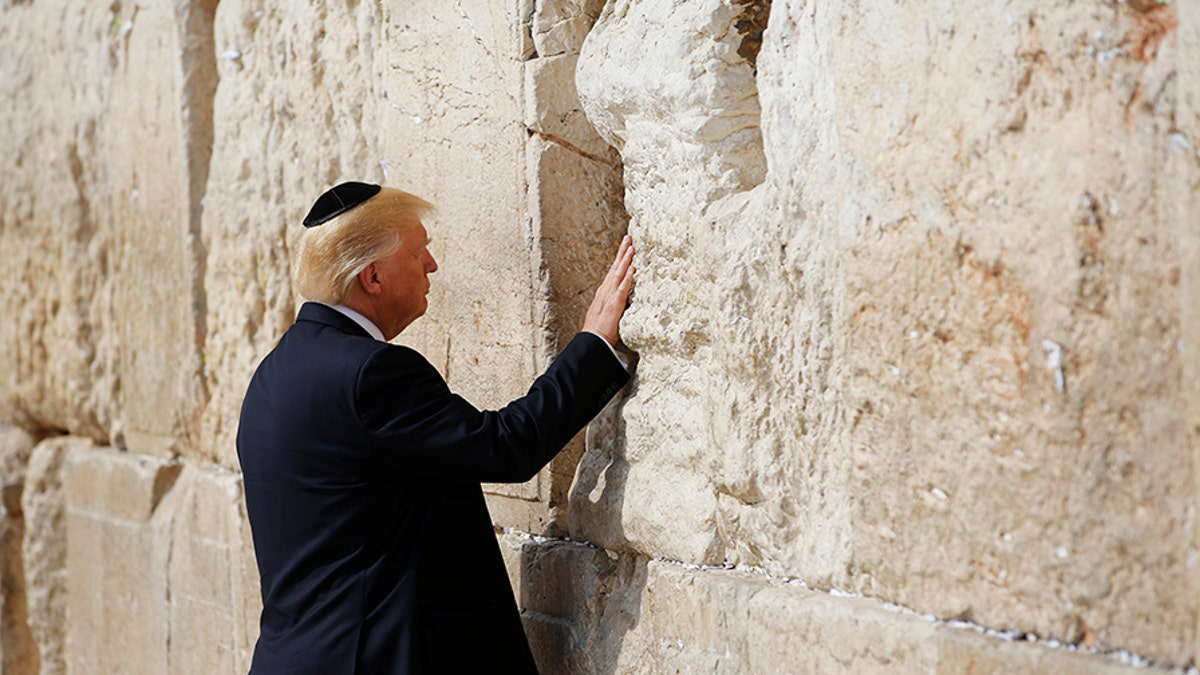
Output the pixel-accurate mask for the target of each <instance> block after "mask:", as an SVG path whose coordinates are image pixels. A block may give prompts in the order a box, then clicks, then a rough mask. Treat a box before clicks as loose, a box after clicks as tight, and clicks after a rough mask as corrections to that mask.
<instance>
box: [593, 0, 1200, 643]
mask: <svg viewBox="0 0 1200 675" xmlns="http://www.w3.org/2000/svg"><path fill="white" fill-rule="evenodd" d="M761 5H765V3H733V2H720V1H719V0H706V1H700V0H696V1H692V2H674V3H657V2H645V1H642V2H638V1H636V0H626V1H615V2H611V3H609V4H608V5H607V6H606V8H605V11H604V14H603V15H602V16H601V17H600V19H599V21H598V22H597V24H596V27H595V28H594V29H593V31H592V33H591V34H590V35H589V37H588V42H587V44H586V45H585V49H584V51H583V53H582V55H581V57H580V63H579V69H578V73H577V80H578V85H579V87H580V93H581V98H582V99H583V101H584V107H585V109H587V111H588V114H589V117H590V118H591V119H592V121H593V122H594V123H595V124H596V126H597V128H598V129H599V130H600V132H601V133H602V134H603V135H605V137H606V138H607V139H608V140H610V141H611V142H612V143H613V144H614V145H616V146H617V147H618V148H619V149H620V150H621V154H622V158H623V160H624V164H625V181H626V190H627V192H626V206H627V207H628V208H629V211H630V215H631V219H632V220H631V225H630V229H631V232H633V234H634V235H635V238H636V239H637V240H638V242H639V244H640V253H639V260H638V266H639V270H640V276H639V281H638V290H637V300H636V303H635V304H634V306H633V308H632V309H631V312H630V314H629V315H628V316H627V320H626V325H625V333H626V338H627V340H628V341H629V342H630V343H631V345H633V346H634V347H635V348H636V349H638V350H639V353H640V355H641V363H640V366H639V382H638V383H637V385H636V387H637V389H636V391H637V395H636V396H635V397H633V398H631V399H630V400H629V401H628V402H627V403H626V404H625V408H624V413H623V416H624V425H625V426H624V429H625V433H626V435H627V437H626V439H625V440H624V448H623V451H622V452H621V453H620V457H619V458H617V459H619V460H621V461H623V462H624V463H625V465H624V466H623V465H622V463H621V461H616V460H614V461H612V462H611V463H609V464H607V465H610V466H612V467H613V468H614V469H619V471H615V473H618V474H619V475H620V478H621V482H622V485H623V487H622V494H620V495H619V496H614V497H611V498H609V499H608V503H610V504H615V505H619V506H620V512H619V513H611V512H610V514H609V518H611V519H613V520H617V521H619V522H617V523H616V524H613V525H609V526H604V525H596V524H595V523H594V522H593V523H591V524H588V525H587V526H586V528H594V530H593V529H583V530H582V531H572V535H573V536H577V537H581V538H584V539H597V540H600V539H606V540H612V538H613V537H614V536H617V535H619V536H620V537H623V538H624V539H625V540H626V541H627V544H625V545H626V546H627V547H628V548H632V549H634V550H638V551H641V552H644V553H648V554H652V555H664V556H667V557H671V558H677V559H680V560H684V561H688V562H720V561H722V560H725V559H728V560H731V561H736V562H743V563H751V564H755V565H761V566H763V567H764V568H766V569H768V570H771V571H772V572H775V573H781V574H790V575H795V576H801V577H803V578H806V579H810V580H812V581H814V582H815V583H819V584H821V585H834V586H838V587H843V588H852V589H855V590H860V591H862V592H863V593H866V594H870V595H875V596H878V597H881V598H885V599H889V600H893V601H896V602H900V603H902V604H905V605H907V606H912V607H914V608H917V609H919V610H921V611H930V612H933V613H935V614H937V615H938V616H942V617H954V616H961V617H967V618H971V619H973V620H976V621H979V622H982V623H984V624H986V625H1011V626H1020V627H1021V628H1023V629H1025V630H1031V631H1033V632H1037V633H1040V634H1043V635H1047V636H1056V637H1059V638H1061V639H1065V640H1075V639H1079V638H1081V637H1082V636H1083V635H1085V634H1091V633H1089V631H1092V632H1094V634H1095V635H1096V636H1097V639H1098V640H1099V643H1100V644H1101V645H1106V646H1118V645H1119V646H1124V647H1127V648H1130V649H1132V650H1134V651H1137V652H1140V653H1144V654H1146V655H1149V656H1153V657H1155V658H1159V659H1163V660H1165V661H1167V662H1171V663H1186V662H1187V661H1188V660H1189V659H1190V658H1191V657H1192V655H1193V654H1194V652H1195V647H1194V644H1195V640H1196V628H1195V626H1194V624H1195V620H1194V616H1195V611H1194V603H1193V602H1192V600H1191V599H1190V598H1191V597H1192V596H1193V595H1194V594H1193V593H1192V592H1191V590H1186V591H1184V592H1180V589H1192V588H1194V587H1195V586H1194V583H1195V581H1194V579H1193V575H1192V573H1191V572H1189V568H1188V566H1187V564H1188V563H1187V561H1188V559H1189V556H1190V555H1192V554H1191V553H1189V548H1188V547H1189V544H1190V542H1189V541H1188V540H1187V539H1186V538H1183V537H1179V536H1176V535H1177V533H1179V532H1181V531H1185V530H1187V529H1188V528H1190V524H1189V523H1190V516H1189V515H1188V514H1189V513H1190V511H1189V509H1190V506H1189V504H1190V500H1189V499H1188V498H1187V497H1184V496H1183V495H1189V494H1191V493H1192V492H1193V491H1194V489H1195V485H1194V482H1193V481H1194V479H1193V478H1192V475H1191V472H1192V469H1191V467H1192V464H1193V452H1192V451H1191V450H1190V446H1189V440H1190V438H1189V437H1190V433H1189V431H1188V426H1187V424H1186V419H1187V418H1188V416H1189V413H1188V408H1187V403H1186V400H1185V397H1184V392H1183V390H1182V388H1181V376H1182V372H1183V370H1182V369H1183V365H1182V362H1183V358H1182V357H1181V353H1180V348H1181V343H1180V336H1181V333H1180V320H1179V313H1178V308H1179V307H1180V302H1181V296H1180V286H1179V284H1180V274H1181V273H1180V231H1179V225H1178V222H1177V220H1176V217H1177V215H1176V214H1177V213H1178V211H1177V209H1176V208H1175V206H1174V204H1175V203H1176V202H1177V200H1178V191H1179V189H1180V187H1181V185H1180V183H1179V182H1178V181H1175V180H1174V179H1173V178H1171V176H1172V173H1171V171H1172V169H1170V167H1169V166H1167V164H1168V163H1169V160H1166V159H1164V157H1165V156H1166V154H1167V153H1169V152H1171V148H1172V147H1176V146H1180V145H1181V144H1182V142H1183V141H1184V140H1186V138H1185V139H1179V138H1178V137H1177V136H1174V135H1173V134H1175V133H1176V130H1175V127H1174V125H1175V122H1174V121H1173V120H1174V119H1176V116H1175V111H1176V100H1177V99H1178V98H1179V96H1178V95H1177V93H1176V92H1177V90H1178V89H1179V88H1180V86H1181V81H1180V80H1179V79H1178V77H1177V68H1178V64H1181V63H1183V62H1184V61H1185V60H1186V59H1184V58H1183V57H1181V56H1179V54H1180V52H1179V48H1178V45H1177V42H1176V36H1175V34H1174V32H1175V28H1176V25H1177V20H1178V18H1179V17H1178V16H1177V14H1176V11H1177V10H1176V8H1175V6H1174V5H1166V4H1160V3H1140V2H1139V3H1125V4H1122V3H1116V4H1104V5H1086V6H1081V5H1065V4H1064V5H1062V6H1057V5H1054V6H1047V5H1044V4H1037V3H1029V2H1007V3H1003V4H1002V5H1000V6H987V7H984V6H976V5H961V4H957V5H947V6H946V7H942V8H939V9H937V10H936V11H933V10H929V8H924V9H922V10H919V11H918V10H914V9H912V8H906V7H889V8H885V7H875V6H871V7H865V6H864V7H857V6H853V7H852V6H839V7H837V8H833V7H823V6H822V7H813V6H811V5H810V4H809V3H806V2H799V1H796V2H779V1H777V2H775V3H772V5H771V7H770V28H769V29H768V30H767V31H766V33H765V35H764V36H763V43H762V51H761V53H760V54H759V55H758V57H757V62H756V66H757V76H755V75H754V71H753V70H752V68H751V66H750V64H749V62H748V60H747V59H745V58H738V57H737V56H735V54H738V49H739V47H742V46H743V45H744V43H745V41H746V39H747V38H748V36H747V35H744V34H743V33H742V32H741V31H740V28H741V27H743V26H745V25H746V24H745V23H743V22H742V19H743V18H745V16H746V14H747V13H748V12H749V11H750V10H752V9H754V8H755V6H758V9H761V8H762V7H761ZM981 25H988V26H995V27H997V28H996V29H995V30H988V31H976V30H970V29H965V28H964V27H966V26H981ZM913 36H923V38H922V39H920V40H913V39H912V37H913ZM1193 53H1194V52H1193ZM1183 86H1184V87H1185V88H1186V86H1187V85H1186V84H1185V85H1183ZM1191 86H1192V87H1194V86H1195V85H1194V83H1193V84H1191ZM1185 96H1192V97H1194V96H1195V94H1194V93H1188V94H1185ZM759 101H761V111H762V113H761V132H760V131H759V128H760V124H759V115H758V111H757V110H758V105H759V103H758V102H759ZM760 138H761V143H760V141H759V139H760ZM1190 184H1191V183H1186V184H1185V185H1190ZM1184 191H1185V192H1186V191H1187V190H1186V188H1185V190H1184ZM592 464H594V463H593V462H592V460H590V459H589V458H586V457H585V458H584V460H583V465H585V466H590V465H592ZM598 464H599V465H601V466H605V465H606V464H605V460H604V459H603V458H601V460H600V461H599V462H598ZM668 486H669V487H668ZM1148 495H1152V496H1151V497H1148ZM594 531H596V532H598V535H597V536H593V532H594ZM1172 533H1176V534H1172ZM1151 608H1153V609H1151Z"/></svg>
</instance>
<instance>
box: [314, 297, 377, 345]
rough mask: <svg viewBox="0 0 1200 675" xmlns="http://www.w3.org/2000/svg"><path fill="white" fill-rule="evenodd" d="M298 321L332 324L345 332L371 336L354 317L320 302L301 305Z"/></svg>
mask: <svg viewBox="0 0 1200 675" xmlns="http://www.w3.org/2000/svg"><path fill="white" fill-rule="evenodd" d="M296 321H311V322H313V323H320V324H325V325H326V326H332V327H334V328H336V329H338V330H340V331H342V332H343V333H349V334H350V335H361V336H363V337H366V338H371V339H372V340H374V339H375V338H373V337H371V334H370V333H368V332H367V331H366V330H365V329H364V328H363V327H362V326H360V325H358V324H357V323H355V322H354V319H351V318H350V317H348V316H346V315H345V314H342V313H341V312H339V311H337V310H336V309H334V308H332V307H330V306H329V305H323V304H321V303H319V302H306V303H304V305H302V306H301V307H300V313H299V314H297V315H296Z"/></svg>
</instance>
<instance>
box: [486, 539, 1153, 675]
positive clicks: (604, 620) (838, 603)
mask: <svg viewBox="0 0 1200 675" xmlns="http://www.w3.org/2000/svg"><path fill="white" fill-rule="evenodd" d="M501 548H502V550H504V551H505V552H506V558H507V559H508V560H509V571H510V573H511V574H512V575H513V582H514V586H515V587H516V588H518V592H519V599H520V605H521V608H522V616H523V617H524V619H525V627H526V631H527V633H528V634H529V638H530V644H531V647H532V648H533V650H534V654H535V657H536V658H537V659H538V665H539V667H540V668H541V669H542V670H543V671H546V672H556V673H672V672H713V673H840V672H853V673H947V674H949V673H965V672H1006V673H1009V672H1011V673H1071V674H1078V675H1082V674H1083V673H1105V674H1111V675H1117V674H1118V673H1128V674H1132V673H1135V672H1139V671H1138V670H1137V669H1135V668H1131V667H1127V666H1125V665H1122V663H1121V662H1119V661H1117V660H1115V659H1113V658H1108V657H1102V656H1098V655H1094V654H1085V653H1081V652H1079V651H1072V650H1069V649H1067V648H1065V647H1061V646H1060V647H1048V646H1045V645H1043V644H1037V643H1033V642H1029V641H1026V640H1024V639H1022V640H1017V641H1014V640H1013V639H1012V637H1011V636H1010V637H1002V636H1000V635H998V634H987V633H985V632H984V631H983V630H982V629H980V628H976V627H971V626H965V625H964V626H961V627H956V626H952V625H949V624H946V623H939V622H934V621H931V620H929V619H927V618H925V617H921V616H918V615H916V614H914V613H912V612H908V611H905V610H902V609H900V608H898V607H895V606H889V605H885V604H881V603H879V602H878V601H876V600H872V599H868V598H862V597H849V596H848V595H845V594H843V595H842V596H841V597H838V596H834V595H830V594H827V593H822V592H817V591H813V590H810V589H807V588H804V587H803V586H802V585H800V584H797V583H795V582H793V583H781V582H778V581H771V580H768V579H766V578H764V577H763V576H761V575H757V574H748V573H743V572H739V571H731V570H702V569H696V568H687V567H684V566H682V565H679V564H676V563H666V562H659V561H651V560H647V559H645V558H639V557H634V556H617V555H616V554H613V553H611V552H608V551H604V550H602V549H596V548H593V547H589V546H584V545H580V544H574V543H569V542H560V541H549V542H541V543H537V542H533V541H530V540H529V539H528V538H521V537H516V536H511V535H510V536H505V537H502V538H501Z"/></svg>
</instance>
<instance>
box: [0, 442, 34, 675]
mask: <svg viewBox="0 0 1200 675" xmlns="http://www.w3.org/2000/svg"><path fill="white" fill-rule="evenodd" d="M33 447H34V438H33V437H32V436H30V435H29V434H27V433H25V432H24V431H22V430H20V429H18V428H16V427H9V426H3V425H0V588H2V589H3V593H0V672H4V673H12V674H13V675H26V674H32V673H37V672H38V670H39V659H38V648H37V643H36V642H35V641H34V638H33V634H32V632H30V629H29V602H28V600H27V598H26V592H25V555H24V551H23V545H22V542H23V540H24V538H25V514H24V511H23V510H22V508H21V496H22V492H23V488H24V485H25V473H26V468H27V467H28V465H29V456H30V453H31V452H32V450H33Z"/></svg>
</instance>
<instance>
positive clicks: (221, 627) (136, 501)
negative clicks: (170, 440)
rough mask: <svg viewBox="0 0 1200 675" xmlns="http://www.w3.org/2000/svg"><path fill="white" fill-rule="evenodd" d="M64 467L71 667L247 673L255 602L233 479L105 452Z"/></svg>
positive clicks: (85, 453) (78, 456) (88, 451)
mask: <svg viewBox="0 0 1200 675" xmlns="http://www.w3.org/2000/svg"><path fill="white" fill-rule="evenodd" d="M65 463H66V484H65V485H66V499H67V502H68V503H67V509H68V511H67V524H66V538H67V570H66V572H67V583H68V586H69V594H68V598H69V605H68V610H67V615H68V616H69V618H70V623H69V625H68V627H67V629H68V630H67V661H68V663H69V667H70V670H71V671H72V672H83V673H118V672H148V671H153V672H178V673H193V672H194V673H201V672H204V673H207V672H244V671H246V670H248V669H249V666H250V657H251V654H252V650H253V646H254V641H255V639H256V638H257V636H258V616H259V611H260V607H261V605H260V600H259V588H258V572H257V569H256V568H255V565H254V554H253V546H252V542H251V540H250V532H249V525H248V523H247V521H246V518H245V513H244V505H243V504H242V496H241V480H240V478H239V477H238V476H237V475H236V474H232V473H229V472H227V471H224V470H221V469H215V468H210V469H197V468H193V467H184V465H182V464H180V463H177V462H170V461H164V460H162V459H158V458H153V457H147V456H141V455H136V454H131V453H123V452H117V451H113V450H111V449H94V448H85V449H82V450H78V449H77V450H72V451H71V452H70V454H69V455H68V456H67V457H66V459H65Z"/></svg>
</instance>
